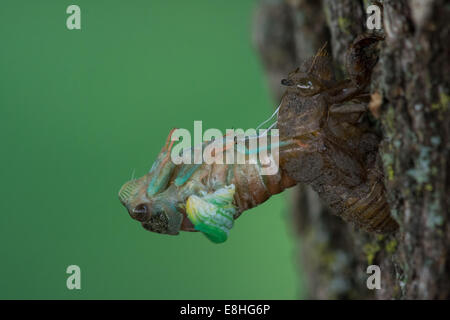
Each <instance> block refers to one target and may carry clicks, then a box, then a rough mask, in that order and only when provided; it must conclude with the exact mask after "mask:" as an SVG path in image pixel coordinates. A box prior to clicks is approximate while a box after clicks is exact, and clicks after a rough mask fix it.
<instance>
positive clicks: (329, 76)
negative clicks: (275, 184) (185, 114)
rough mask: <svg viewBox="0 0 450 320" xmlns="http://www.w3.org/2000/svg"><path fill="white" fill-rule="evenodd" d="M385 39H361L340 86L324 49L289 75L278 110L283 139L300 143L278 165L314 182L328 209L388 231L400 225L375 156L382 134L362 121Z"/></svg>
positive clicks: (362, 225)
mask: <svg viewBox="0 0 450 320" xmlns="http://www.w3.org/2000/svg"><path fill="white" fill-rule="evenodd" d="M380 40H381V38H380V37H378V36H373V35H370V36H361V37H359V38H357V39H356V40H355V42H354V44H353V45H352V47H351V48H350V49H349V52H348V54H347V70H348V73H349V79H345V80H341V81H336V80H335V76H334V73H333V68H332V65H331V61H330V59H329V57H328V55H327V54H326V52H325V48H322V49H321V50H319V52H318V53H317V54H316V55H315V56H314V57H313V58H311V59H309V60H308V61H306V62H305V63H303V65H302V66H301V67H300V68H298V69H297V70H295V71H294V72H292V73H291V74H290V75H289V77H288V78H287V79H284V80H282V84H283V85H285V86H287V87H288V88H287V90H286V93H285V94H284V95H283V98H282V102H281V106H280V109H279V112H278V129H279V130H280V139H281V140H283V139H285V140H286V139H294V140H295V141H297V144H292V145H290V146H289V147H287V148H285V149H284V150H283V151H282V153H281V154H280V161H281V162H280V165H281V167H282V168H283V170H285V171H286V172H287V173H288V175H289V176H290V177H292V178H293V179H294V180H296V181H297V182H302V183H306V184H309V185H311V186H312V187H313V189H314V190H315V191H316V192H318V194H319V195H320V197H321V198H322V199H323V200H324V201H325V202H326V203H327V204H328V206H329V207H330V208H331V210H332V211H333V212H334V213H336V214H337V215H339V216H341V217H342V218H343V219H344V220H346V221H349V222H352V223H354V224H355V225H356V226H358V227H360V228H362V229H364V230H366V231H369V232H377V233H386V232H391V231H393V230H395V229H396V228H397V223H396V222H395V221H394V220H393V219H392V218H391V216H390V210H389V205H388V203H387V201H386V195H385V187H384V184H383V173H382V169H381V163H380V159H379V156H378V144H379V141H380V137H379V136H378V135H377V134H376V133H375V132H374V131H373V129H372V128H371V127H370V126H368V124H367V121H365V119H364V118H365V116H366V110H367V108H366V106H367V97H368V94H367V93H366V92H365V91H364V90H365V88H366V87H367V84H368V83H369V81H370V75H371V72H372V69H373V67H374V65H375V64H376V61H377V55H376V54H374V53H373V52H374V51H375V48H374V47H375V46H376V44H377V42H378V41H380Z"/></svg>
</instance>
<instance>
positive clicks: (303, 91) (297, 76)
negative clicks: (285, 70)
mask: <svg viewBox="0 0 450 320" xmlns="http://www.w3.org/2000/svg"><path fill="white" fill-rule="evenodd" d="M325 47H326V44H325V45H324V46H323V47H322V48H321V49H319V51H318V52H317V53H316V55H315V56H313V57H312V58H310V59H307V60H306V61H304V62H303V64H302V65H301V66H300V67H299V68H297V69H296V70H294V71H293V72H291V73H290V74H289V76H288V78H287V79H283V80H281V84H282V85H284V86H288V87H291V88H292V89H294V90H296V91H297V92H298V93H299V94H300V95H301V96H304V97H308V96H313V95H316V94H318V93H320V92H321V91H323V90H326V89H327V88H328V87H329V86H330V84H332V83H333V82H334V72H333V68H332V65H331V59H330V58H329V56H328V53H327V52H326V50H325Z"/></svg>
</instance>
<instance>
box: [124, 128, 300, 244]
mask: <svg viewBox="0 0 450 320" xmlns="http://www.w3.org/2000/svg"><path fill="white" fill-rule="evenodd" d="M170 137H171V135H169V137H168V139H167V143H166V145H165V146H164V148H163V149H162V150H161V152H160V154H159V155H158V157H157V159H156V161H155V163H154V165H153V166H152V169H151V170H150V172H149V173H147V174H146V175H145V176H143V177H141V178H139V179H134V180H131V181H128V182H127V183H125V184H124V186H123V187H122V188H121V190H120V192H119V199H120V201H121V202H122V204H123V205H124V206H125V207H126V208H127V210H128V212H129V214H130V216H131V217H132V218H133V219H135V220H138V221H139V222H141V224H142V226H143V227H144V228H145V229H147V230H149V231H153V232H158V233H164V234H171V235H176V234H178V233H179V231H180V230H181V231H200V232H202V233H203V234H205V235H206V236H207V237H208V238H209V239H210V240H211V241H213V242H216V243H220V242H224V241H225V240H226V239H227V237H228V233H229V231H230V229H231V228H232V227H233V223H234V220H235V219H236V218H238V217H239V216H240V214H241V213H242V212H243V211H245V210H248V209H250V208H253V207H255V206H257V205H258V204H260V203H262V202H264V201H266V200H267V199H269V198H270V196H272V195H273V194H277V193H280V192H282V191H283V190H284V189H286V188H288V187H291V186H293V185H295V184H296V183H295V181H294V180H292V179H291V178H289V177H288V176H287V175H286V174H285V172H284V171H283V170H279V171H278V172H277V173H276V174H273V175H267V176H265V175H262V174H261V171H262V170H261V169H262V168H261V164H260V163H256V164H248V163H245V164H218V163H213V164H206V163H202V164H179V165H175V164H174V163H173V162H172V161H171V159H170V153H171V147H172V145H171V143H170ZM236 148H237V143H235V142H233V148H232V150H233V151H237V150H236Z"/></svg>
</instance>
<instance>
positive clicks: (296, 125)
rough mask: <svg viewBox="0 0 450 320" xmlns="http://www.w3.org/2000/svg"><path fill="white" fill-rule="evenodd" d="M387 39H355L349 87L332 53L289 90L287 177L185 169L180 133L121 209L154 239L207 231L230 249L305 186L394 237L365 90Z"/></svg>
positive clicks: (283, 108) (322, 55) (283, 117)
mask: <svg viewBox="0 0 450 320" xmlns="http://www.w3.org/2000/svg"><path fill="white" fill-rule="evenodd" d="M380 40H381V38H379V37H378V36H373V35H371V36H361V37H359V38H357V39H356V40H355V42H354V44H353V45H352V46H351V48H350V49H349V52H348V55H347V71H348V73H349V76H350V77H349V79H346V80H342V81H336V80H335V77H334V73H333V69H332V67H331V62H330V59H329V57H328V56H327V54H326V51H325V48H322V49H320V50H319V52H318V53H317V54H316V55H315V56H314V57H312V58H311V59H309V60H307V61H305V62H304V63H303V65H302V66H301V67H299V68H298V69H297V70H295V71H294V72H292V73H291V74H290V75H289V76H288V78H287V79H284V80H282V82H281V83H282V84H283V85H285V86H287V87H288V88H287V90H286V93H285V94H284V96H283V98H282V101H281V104H280V107H279V108H278V109H277V112H278V119H277V127H278V129H279V133H280V144H279V147H280V149H279V157H280V170H279V171H278V173H277V174H275V175H267V176H264V175H261V164H260V163H256V164H231V165H230V164H205V163H203V164H180V165H175V164H174V163H173V162H172V161H171V159H170V153H171V149H172V143H171V142H170V140H171V139H170V137H171V134H170V135H169V138H168V140H167V142H166V145H165V146H164V148H163V149H162V150H161V152H160V154H159V155H158V158H157V159H156V161H155V163H154V165H153V166H152V169H151V170H150V172H149V173H148V174H146V175H145V176H143V177H142V178H140V179H135V180H131V181H129V182H127V183H125V185H124V186H123V187H122V188H121V190H120V192H119V199H120V201H121V202H122V204H123V205H124V206H125V207H126V208H127V210H128V212H129V214H130V216H131V217H132V218H133V219H135V220H138V221H139V222H141V223H142V225H143V227H144V228H145V229H147V230H149V231H153V232H158V233H164V234H172V235H175V234H178V233H179V231H180V230H182V231H200V232H202V233H203V234H205V235H206V236H207V237H208V238H209V239H210V240H211V241H213V242H216V243H220V242H223V241H225V240H226V239H227V237H228V233H229V231H230V229H231V228H232V226H233V223H234V220H235V219H236V218H238V217H239V215H240V214H241V213H242V212H243V211H245V210H247V209H250V208H252V207H255V206H257V205H259V204H261V203H262V202H264V201H266V200H267V199H268V198H269V197H270V196H272V195H273V194H277V193H279V192H282V191H283V190H284V189H285V188H288V187H291V186H294V185H295V184H297V183H298V182H303V183H308V184H310V185H312V187H313V188H314V189H315V190H316V191H317V192H318V193H319V195H320V196H321V198H322V199H323V200H324V201H325V202H326V203H327V204H328V205H329V206H330V208H331V209H332V210H333V211H334V212H335V213H336V214H338V215H339V216H341V217H342V218H343V219H345V220H347V221H350V222H353V223H354V224H355V225H357V226H358V227H360V228H362V229H364V230H366V231H369V232H377V233H386V232H391V231H394V230H395V229H396V228H397V223H396V222H395V221H394V220H393V219H392V218H391V217H390V215H389V206H388V204H387V202H386V197H385V189H384V185H383V174H382V170H381V168H380V161H379V157H378V144H379V137H378V136H377V135H376V134H375V133H373V132H372V130H371V129H370V128H369V127H368V126H367V125H366V124H365V122H364V121H361V119H362V118H363V117H364V115H365V113H366V104H367V101H366V98H367V95H366V94H365V93H364V89H365V87H366V86H367V84H368V83H369V80H370V75H371V72H372V69H373V67H374V65H375V64H376V61H377V57H376V55H374V54H373V52H374V51H373V50H372V48H373V47H374V46H375V45H376V44H377V42H378V41H380ZM235 148H236V144H235V143H232V149H233V151H234V149H235ZM250 151H251V150H250Z"/></svg>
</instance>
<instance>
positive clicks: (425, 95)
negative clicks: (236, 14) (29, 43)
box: [254, 0, 450, 299]
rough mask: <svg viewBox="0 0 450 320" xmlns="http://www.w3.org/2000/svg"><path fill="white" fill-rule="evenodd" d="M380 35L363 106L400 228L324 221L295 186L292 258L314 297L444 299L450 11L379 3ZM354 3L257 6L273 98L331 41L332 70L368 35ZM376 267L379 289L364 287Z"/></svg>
mask: <svg viewBox="0 0 450 320" xmlns="http://www.w3.org/2000/svg"><path fill="white" fill-rule="evenodd" d="M379 3H382V5H383V9H382V13H383V29H382V30H380V31H379V32H380V33H382V34H384V36H385V37H386V39H385V41H384V43H383V45H382V48H381V51H380V60H379V63H378V65H377V67H376V69H375V71H374V74H373V76H372V85H371V92H372V102H371V104H370V108H371V111H372V113H373V114H374V116H375V117H377V118H378V124H377V125H378V126H380V128H381V129H382V131H383V133H384V140H383V142H382V145H381V148H380V154H381V157H382V159H383V163H384V169H385V184H386V187H387V192H388V197H389V203H390V206H391V213H392V215H393V217H394V218H395V219H396V220H397V222H398V223H399V225H400V230H399V231H398V232H397V233H396V234H394V235H391V236H376V235H370V234H367V233H364V232H362V231H358V230H354V229H353V228H352V227H351V226H350V225H348V224H346V223H344V222H343V221H341V220H340V218H338V217H336V216H334V215H332V214H330V213H329V212H328V209H327V208H326V207H325V206H324V205H323V204H322V203H321V201H320V200H319V199H318V197H317V195H316V194H315V193H314V191H312V190H311V189H310V188H309V187H307V186H299V187H298V190H296V191H295V197H294V199H293V219H294V220H295V226H296V234H297V235H298V243H299V251H300V254H299V260H300V263H301V264H302V269H303V271H304V274H305V277H306V282H307V285H308V288H307V289H308V296H307V297H308V298H312V299H342V298H347V299H354V298H357V299H371V298H379V299H448V298H450V235H449V226H450V219H449V213H450V203H449V202H450V165H449V162H448V161H447V159H448V156H449V152H450V141H449V138H448V137H449V133H450V132H449V131H450V110H449V109H450V108H449V104H450V76H449V72H450V65H449V63H450V62H449V59H450V44H449V43H450V34H449V33H450V25H449V24H448V19H450V6H449V4H448V3H447V2H446V1H445V0H409V1H408V0H385V1H379ZM370 4H371V3H370V1H358V0H322V1H318V0H264V1H261V4H260V5H259V8H258V9H257V11H256V14H255V19H254V42H255V45H256V47H257V48H258V50H259V52H260V53H261V57H262V61H263V63H264V66H265V68H266V70H267V75H268V81H269V84H270V86H271V88H272V90H273V93H274V98H275V99H276V100H277V101H279V99H280V96H281V94H282V88H281V86H280V85H279V82H280V79H282V78H283V77H284V76H285V75H286V74H287V73H288V72H290V71H292V70H293V69H294V68H295V67H296V66H297V65H299V64H300V62H301V61H302V60H303V59H305V58H308V57H310V56H312V55H313V54H314V53H315V52H316V50H317V49H318V48H319V47H320V46H321V45H323V43H324V42H325V41H329V43H330V44H331V48H332V55H333V58H334V61H335V63H336V70H337V71H338V73H340V74H342V72H343V68H342V66H343V65H344V63H343V62H344V59H345V52H346V50H347V48H348V47H349V45H350V43H351V42H352V41H353V40H354V38H356V36H357V35H359V34H361V33H363V32H367V29H366V19H367V16H366V13H365V12H366V7H367V6H368V5H370ZM371 264H376V265H379V266H380V268H381V275H382V277H381V278H382V280H381V290H369V289H368V288H367V286H366V280H367V277H368V275H367V274H366V269H367V266H368V265H371Z"/></svg>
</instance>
